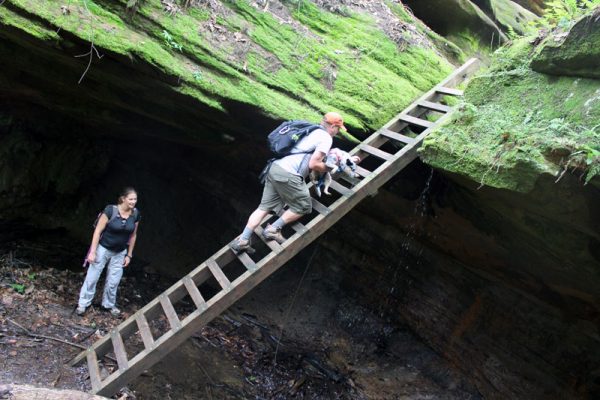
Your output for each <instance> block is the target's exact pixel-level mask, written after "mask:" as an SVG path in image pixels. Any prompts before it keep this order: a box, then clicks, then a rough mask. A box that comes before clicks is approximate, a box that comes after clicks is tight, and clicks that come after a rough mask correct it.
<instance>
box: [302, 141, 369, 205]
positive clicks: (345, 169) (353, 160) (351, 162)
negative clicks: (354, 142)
mask: <svg viewBox="0 0 600 400" xmlns="http://www.w3.org/2000/svg"><path fill="white" fill-rule="evenodd" d="M323 161H324V162H325V165H326V166H327V168H329V170H330V171H328V172H325V173H323V174H320V173H319V172H317V171H311V172H310V181H311V182H312V183H313V185H314V187H315V193H316V194H317V196H318V197H321V192H322V193H325V194H326V195H330V194H331V193H330V192H329V185H331V180H332V177H331V176H332V175H336V174H338V173H340V172H342V173H344V174H346V175H347V176H349V177H351V178H358V174H357V173H356V164H358V163H359V162H360V157H359V156H351V155H350V154H348V152H347V151H344V150H340V149H338V148H337V147H336V148H333V149H331V150H329V153H327V156H326V157H325V159H324V160H323Z"/></svg>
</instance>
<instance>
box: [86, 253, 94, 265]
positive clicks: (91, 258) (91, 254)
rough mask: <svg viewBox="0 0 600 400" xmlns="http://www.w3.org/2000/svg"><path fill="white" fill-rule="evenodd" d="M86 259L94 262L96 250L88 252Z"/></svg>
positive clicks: (90, 262) (91, 262)
mask: <svg viewBox="0 0 600 400" xmlns="http://www.w3.org/2000/svg"><path fill="white" fill-rule="evenodd" d="M86 261H87V262H88V263H89V264H93V263H94V261H96V252H95V251H90V254H88V256H87V258H86Z"/></svg>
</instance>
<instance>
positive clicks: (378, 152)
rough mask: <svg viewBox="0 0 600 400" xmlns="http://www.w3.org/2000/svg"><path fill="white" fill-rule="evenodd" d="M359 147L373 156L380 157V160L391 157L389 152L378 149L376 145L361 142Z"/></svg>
mask: <svg viewBox="0 0 600 400" xmlns="http://www.w3.org/2000/svg"><path fill="white" fill-rule="evenodd" d="M359 148H360V149H361V150H362V151H364V152H367V153H369V154H372V155H374V156H375V157H378V158H381V159H382V160H385V161H387V160H389V159H390V158H392V155H391V154H390V153H386V152H385V151H382V150H379V149H378V148H377V147H373V146H369V145H368V144H361V145H360V146H359Z"/></svg>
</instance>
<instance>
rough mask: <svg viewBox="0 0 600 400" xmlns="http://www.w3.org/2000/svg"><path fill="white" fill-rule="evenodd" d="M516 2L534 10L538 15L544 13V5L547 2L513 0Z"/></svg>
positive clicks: (542, 0) (540, 0)
mask: <svg viewBox="0 0 600 400" xmlns="http://www.w3.org/2000/svg"><path fill="white" fill-rule="evenodd" d="M513 1H514V2H515V3H517V4H519V5H521V6H523V7H524V8H526V9H528V10H529V11H532V12H534V13H535V14H537V15H542V14H543V13H544V6H545V4H546V0H513Z"/></svg>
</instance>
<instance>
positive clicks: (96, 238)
mask: <svg viewBox="0 0 600 400" xmlns="http://www.w3.org/2000/svg"><path fill="white" fill-rule="evenodd" d="M107 223H108V217H107V216H106V214H104V213H102V215H101V216H100V218H99V219H98V223H97V224H96V229H94V234H93V235H92V244H91V245H90V253H89V254H88V256H87V262H89V263H90V264H92V263H93V262H94V261H95V260H96V249H97V248H98V243H99V242H100V235H101V234H102V232H103V231H104V228H106V224H107Z"/></svg>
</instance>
